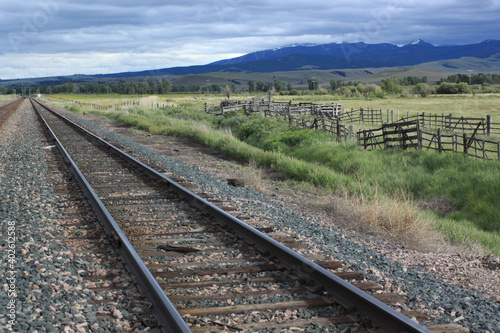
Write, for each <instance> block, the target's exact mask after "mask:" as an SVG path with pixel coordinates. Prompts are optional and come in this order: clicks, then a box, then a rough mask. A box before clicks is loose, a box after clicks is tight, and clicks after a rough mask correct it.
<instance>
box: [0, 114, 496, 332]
mask: <svg viewBox="0 0 500 333" xmlns="http://www.w3.org/2000/svg"><path fill="white" fill-rule="evenodd" d="M68 115H69V116H70V117H71V118H74V119H78V121H79V122H81V123H83V124H85V126H86V127H88V128H89V129H91V130H92V131H94V132H96V133H99V134H101V135H103V136H105V137H106V138H108V139H109V140H111V141H113V142H116V143H118V144H119V145H120V146H122V147H124V148H125V149H126V150H127V151H130V152H132V153H133V154H134V155H137V156H142V157H143V158H144V159H147V160H149V161H151V162H152V163H154V164H156V165H159V166H161V168H163V169H164V170H165V171H168V173H169V174H171V175H172V177H176V178H184V179H186V180H189V181H193V182H195V183H197V184H198V186H199V188H200V190H201V191H203V192H206V193H209V194H213V195H216V196H217V197H218V198H220V199H221V200H223V201H227V202H231V203H233V204H234V205H238V206H239V207H240V210H241V211H244V212H245V213H246V214H247V215H249V216H250V215H251V216H253V217H255V218H256V219H267V220H270V223H271V224H272V225H273V226H274V227H275V228H277V229H279V230H282V231H291V232H293V233H294V234H296V235H297V236H298V237H299V238H301V239H302V240H303V241H305V242H310V243H314V245H315V247H317V250H318V251H320V252H322V253H326V254H329V255H331V256H332V257H333V258H335V260H338V261H341V262H344V263H346V264H347V265H348V266H350V267H351V268H352V269H354V270H357V271H361V272H364V273H365V274H366V275H367V278H369V279H372V280H375V281H377V282H379V283H380V284H382V285H387V284H390V285H392V287H393V288H400V289H401V290H403V291H404V292H406V294H407V299H408V304H407V305H406V306H403V309H405V310H406V309H407V310H419V309H420V308H426V309H428V310H429V311H428V314H429V315H431V316H435V318H436V319H434V320H433V323H435V324H439V323H450V322H456V323H458V324H460V325H462V326H464V327H467V328H469V329H470V330H471V331H472V332H500V319H499V316H498V314H499V313H500V306H499V304H498V303H495V302H494V301H493V300H492V299H487V298H485V297H484V296H483V295H482V294H481V293H480V292H478V291H473V290H465V289H463V288H460V287H457V286H455V285H452V284H449V283H446V282H444V281H443V280H441V279H439V278H436V277H435V276H433V275H432V274H429V273H426V272H423V271H421V270H418V269H415V268H411V267H409V265H403V264H401V263H399V262H396V261H393V260H390V259H389V258H388V257H387V256H385V255H384V253H383V251H381V250H380V249H379V250H376V249H373V248H371V247H369V246H365V245H363V244H360V243H359V242H356V241H354V240H353V239H351V237H350V236H349V234H348V233H347V232H344V231H342V230H341V229H340V228H338V227H337V226H335V225H325V224H323V223H322V221H319V220H317V219H315V218H314V217H311V218H309V219H308V218H304V217H303V216H300V215H299V214H297V213H295V212H294V211H293V210H292V209H290V207H288V206H287V205H285V204H283V203H282V202H278V201H275V200H271V199H269V198H268V197H267V196H265V195H263V194H262V193H259V192H257V191H255V190H252V189H251V188H249V187H247V186H244V187H233V186H230V185H228V184H227V181H226V180H225V179H222V178H217V177H215V176H213V175H211V174H207V173H206V172H204V171H203V170H202V169H201V168H200V167H196V166H189V165H187V164H185V163H183V162H181V161H179V160H176V159H172V158H169V157H167V156H162V155H159V154H158V153H157V152H155V151H153V150H152V149H149V148H147V147H145V146H143V145H139V144H137V143H136V142H134V141H132V140H130V139H128V138H126V137H124V136H122V135H118V134H116V133H113V132H110V131H108V130H106V129H104V128H102V127H100V126H96V125H95V124H93V123H91V122H88V121H86V120H85V119H83V118H82V117H79V116H75V115H72V114H68ZM14 117H25V118H23V119H22V121H19V120H18V122H17V124H18V125H17V126H16V127H15V128H10V130H9V131H5V130H4V129H3V130H2V136H1V137H0V145H1V151H0V158H1V164H0V184H1V185H0V195H1V198H2V204H1V206H0V221H1V223H2V235H6V234H7V231H8V229H7V227H8V226H9V222H10V223H11V224H12V223H14V222H15V223H16V226H15V227H16V236H17V242H16V248H17V251H18V252H17V253H16V256H17V259H20V260H18V261H17V263H16V267H15V271H16V272H17V273H16V285H15V288H16V290H17V292H18V294H19V295H18V297H17V299H16V311H17V313H18V314H17V318H16V320H17V323H18V325H19V326H18V327H16V330H17V331H19V332H22V331H26V332H28V331H33V330H34V329H35V328H36V329H38V330H39V331H59V330H60V327H59V328H57V329H56V328H54V327H53V324H52V322H53V320H52V319H54V318H56V319H58V320H61V321H62V320H66V319H65V316H68V315H70V316H75V314H72V313H73V312H74V313H81V311H80V312H78V309H74V305H75V304H78V301H79V300H81V299H82V298H84V297H85V295H84V294H83V293H82V292H81V291H79V290H76V289H74V288H68V290H61V292H60V293H57V294H56V295H55V296H52V293H51V292H50V293H48V292H45V291H44V290H41V291H40V292H38V291H37V290H40V289H37V288H36V287H34V285H36V286H38V287H40V286H39V285H38V284H37V283H36V281H39V280H40V279H56V280H61V279H62V280H64V279H65V277H75V276H76V275H77V274H76V272H77V268H76V267H72V266H71V263H69V262H68V261H69V259H68V258H67V256H65V253H66V252H65V251H68V250H67V248H66V247H65V246H64V245H63V244H62V241H61V240H58V238H57V235H58V232H57V230H53V228H54V226H52V225H49V223H48V222H49V220H50V219H56V218H60V216H59V215H58V213H57V211H56V210H55V209H54V207H57V203H56V202H54V200H55V199H54V193H53V189H52V187H51V183H50V179H49V178H48V177H47V174H48V170H47V166H46V165H45V164H44V163H43V160H44V155H43V154H44V153H43V150H42V148H43V147H41V143H40V142H41V138H40V136H39V135H38V134H37V132H36V130H34V129H35V128H36V127H35V118H34V117H32V116H27V115H26V114H17V115H15V116H14ZM20 124H22V126H21V125H20ZM11 131H12V132H11ZM13 221H14V222H13ZM0 242H1V243H2V247H3V248H4V249H5V248H6V246H7V245H8V242H7V239H5V237H4V236H2V239H1V240H0ZM23 250H24V251H23ZM384 250H387V247H385V248H384ZM394 251H397V249H394ZM2 258H3V259H4V260H3V265H2V268H3V269H2V271H0V279H1V280H2V284H3V288H4V289H5V288H7V290H8V288H9V284H8V283H7V282H6V278H7V277H8V275H7V274H8V270H9V269H8V267H7V263H8V261H7V259H8V253H7V252H6V251H3V252H2ZM40 265H43V266H45V267H47V269H46V270H45V271H44V272H41V271H40ZM24 272H27V275H26V273H24ZM68 284H70V283H68ZM6 285H7V286H6ZM52 297H54V298H52ZM8 301H9V299H8V298H2V299H1V301H0V302H3V303H0V306H2V308H4V309H6V308H7V305H8ZM53 304H57V308H56V311H54V310H52V309H51V308H50V306H54V307H55V305H53ZM37 312H38V313H37ZM7 314H8V312H7V311H1V312H0V327H4V325H6V324H7V322H8V320H9V318H8V317H7ZM85 320H86V321H88V320H87V319H85ZM89 324H90V323H89ZM69 329H73V330H75V331H76V330H77V327H76V326H74V327H73V328H72V327H69V328H68V331H69Z"/></svg>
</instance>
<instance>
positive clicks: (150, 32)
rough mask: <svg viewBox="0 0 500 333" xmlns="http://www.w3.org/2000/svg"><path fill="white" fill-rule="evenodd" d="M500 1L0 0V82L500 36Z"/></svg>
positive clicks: (457, 41)
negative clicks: (328, 48)
mask: <svg viewBox="0 0 500 333" xmlns="http://www.w3.org/2000/svg"><path fill="white" fill-rule="evenodd" d="M499 18H500V0H475V1H470V0H439V1H436V0H431V1H425V0H315V1H304V0H301V1H298V0H286V1H285V0H274V1H271V0H267V1H266V0H254V1H243V0H200V1H194V0H141V1H137V0H99V1H98V0H85V1H82V0H79V1H77V0H22V1H19V0H2V1H1V2H0V79H12V78H23V77H40V76H54V75H68V74H95V73H115V72H123V71H140V70H147V69H158V68H166V67H174V66H189V65H201V64H207V63H210V62H213V61H216V60H221V59H226V58H231V57H235V56H239V55H242V54H245V53H249V52H252V51H258V50H263V49H269V48H275V47H279V46H283V45H288V44H294V43H333V42H336V43H338V42H365V43H393V44H406V43H409V42H411V41H413V40H415V39H418V38H420V39H423V40H425V41H426V42H429V43H432V44H434V45H441V44H471V43H478V42H481V41H483V40H486V39H500V20H499Z"/></svg>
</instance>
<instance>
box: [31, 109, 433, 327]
mask: <svg viewBox="0 0 500 333" xmlns="http://www.w3.org/2000/svg"><path fill="white" fill-rule="evenodd" d="M31 102H32V105H33V107H34V108H35V109H36V110H37V112H38V113H39V115H40V117H41V118H42V119H43V121H44V123H45V124H46V125H47V126H49V127H50V130H49V131H50V132H51V134H52V135H54V136H57V139H54V140H55V141H56V143H57V145H58V148H59V149H60V150H61V152H62V153H63V154H67V155H65V160H66V161H67V162H68V163H70V164H71V169H72V172H73V174H74V175H75V177H76V178H77V179H78V181H79V183H80V185H81V186H82V189H83V191H84V192H85V193H86V196H87V197H88V198H89V200H90V202H92V206H93V209H94V210H95V212H96V215H97V216H98V217H99V218H100V220H101V221H103V224H104V228H105V229H106V232H107V233H108V234H110V235H111V236H112V238H113V239H114V241H115V242H116V243H118V245H119V246H118V252H119V253H120V255H121V256H122V258H123V260H124V261H125V262H126V266H127V268H128V269H129V270H130V271H131V273H132V276H134V279H135V282H136V283H137V284H138V286H139V289H140V290H141V291H142V292H143V293H144V294H145V296H146V298H147V299H148V300H149V302H151V303H153V310H154V311H155V314H156V317H157V319H158V322H159V324H160V326H161V327H162V329H163V330H164V331H165V332H191V331H193V332H217V331H221V330H224V329H225V330H231V331H252V332H253V331H263V332H266V331H272V330H273V329H294V328H300V329H304V330H307V331H311V332H315V331H323V330H325V329H330V331H336V330H341V329H344V328H346V327H358V329H359V328H360V327H361V328H363V329H372V328H373V327H376V328H379V329H381V330H383V331H387V332H430V330H428V329H426V328H425V327H423V326H421V325H419V324H417V323H416V322H415V321H413V320H411V319H409V318H408V317H406V316H404V315H402V314H401V313H399V312H397V311H395V310H393V309H392V308H390V307H389V306H387V305H385V304H384V303H383V302H382V301H381V300H384V299H385V300H387V301H389V302H390V301H391V300H394V299H396V300H398V301H400V299H401V297H399V298H398V297H397V296H398V295H384V294H380V295H373V296H371V295H369V294H368V293H366V292H365V291H362V290H360V288H363V289H365V290H370V289H379V287H380V286H378V285H377V284H375V283H369V282H357V287H356V286H354V285H353V284H351V283H348V282H347V281H346V280H350V281H351V282H353V283H356V280H357V279H358V280H359V279H361V278H362V276H361V275H360V274H358V273H355V272H342V271H341V270H339V269H340V268H341V266H342V265H341V264H339V263H337V262H334V261H324V260H322V259H323V258H321V257H311V258H309V259H308V258H305V257H303V256H300V255H298V254H297V253H296V252H294V251H292V250H291V249H290V248H289V247H287V246H285V245H284V244H287V245H289V246H290V247H298V246H299V245H298V244H295V243H294V242H293V240H291V239H288V238H287V237H286V235H283V234H280V233H279V232H273V231H272V230H266V231H267V232H271V233H270V235H272V236H274V237H275V238H276V239H277V240H275V239H273V238H271V237H269V236H268V235H266V234H264V233H262V232H261V231H259V230H258V227H259V226H258V225H256V226H255V228H254V227H252V226H250V225H249V224H246V223H243V222H242V221H241V220H239V219H237V218H235V217H234V216H232V215H230V214H229V213H228V212H226V211H224V210H222V209H221V208H219V207H216V206H214V205H213V204H211V203H210V202H208V201H207V200H206V199H205V198H203V197H202V195H196V194H194V193H193V192H191V191H189V190H188V189H186V188H185V187H183V186H181V185H180V184H178V183H176V182H175V181H173V180H171V179H169V178H167V177H165V176H164V175H163V174H161V173H160V172H158V171H156V170H153V169H151V168H150V167H148V166H146V165H144V164H142V163H141V162H140V161H138V160H136V159H134V158H132V157H130V156H128V155H127V154H125V153H123V152H121V151H119V150H118V149H117V148H116V147H113V146H110V145H108V144H107V143H105V142H104V141H103V140H102V139H99V138H97V137H96V136H95V135H93V134H91V133H89V132H86V131H85V130H84V129H83V128H81V127H78V126H77V125H76V124H72V123H71V122H70V121H69V120H67V119H63V118H61V117H60V116H57V115H56V114H55V113H53V112H52V111H51V110H50V108H48V107H46V106H44V105H42V104H40V103H39V102H37V101H34V100H31ZM63 145H64V148H63ZM70 155H71V156H70ZM311 259H312V260H314V261H315V262H314V261H312V260H311ZM358 287H360V288H358ZM167 295H168V297H167ZM375 296H376V297H375Z"/></svg>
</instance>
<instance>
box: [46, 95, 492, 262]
mask: <svg viewBox="0 0 500 333" xmlns="http://www.w3.org/2000/svg"><path fill="white" fill-rule="evenodd" d="M57 97H63V98H64V99H69V100H79V101H81V102H86V103H89V102H94V103H99V104H101V103H102V104H103V105H106V104H111V102H117V101H121V102H123V101H126V100H127V99H128V100H129V101H138V100H141V101H143V102H144V103H143V105H142V106H140V107H136V106H134V107H118V108H116V109H114V110H113V109H110V110H107V111H97V110H92V109H91V108H84V107H81V106H77V107H75V104H74V103H69V102H65V101H63V100H60V99H58V100H54V99H51V100H52V101H56V103H57V104H58V105H59V106H66V107H67V108H69V109H71V110H72V111H74V112H77V113H87V112H92V113H95V114H97V115H101V116H106V117H109V118H112V119H115V120H118V121H120V122H122V123H124V124H127V125H129V126H133V127H136V128H138V129H140V130H142V131H149V132H152V133H155V134H164V135H176V136H186V137H189V138H191V139H193V140H196V141H198V142H201V143H203V144H205V145H207V146H210V147H213V148H216V149H218V150H220V151H222V152H224V153H225V154H227V155H230V156H233V157H236V158H237V159H239V160H241V161H243V162H247V163H255V165H263V166H268V167H272V168H276V169H278V170H280V171H282V172H283V173H284V174H286V175H288V176H289V177H290V178H291V179H294V181H295V182H298V183H294V184H295V185H293V186H294V187H295V188H298V189H299V190H301V189H306V188H308V186H313V187H316V188H321V189H322V190H321V191H326V193H331V194H332V195H335V196H340V197H342V198H345V200H346V202H349V205H351V210H358V216H361V218H359V220H362V221H363V223H365V224H366V225H369V226H373V227H376V228H380V229H384V230H387V231H388V232H389V234H392V235H393V236H394V234H397V233H404V232H405V230H410V232H411V230H413V231H414V230H415V228H417V229H418V228H420V227H423V226H425V228H430V230H432V229H436V230H440V231H441V232H442V233H443V234H445V235H446V236H447V237H448V238H450V239H452V240H454V241H457V242H464V243H480V244H482V246H484V247H485V248H487V249H489V251H492V252H495V253H500V235H499V232H498V231H499V230H500V228H499V227H498V223H499V222H500V216H499V215H498V214H499V213H498V209H497V201H498V200H497V198H498V197H500V178H499V177H500V163H498V162H496V161H478V160H474V159H472V158H463V156H460V155H452V154H437V153H433V152H425V151H413V150H412V151H376V152H375V151H374V152H364V151H360V150H358V149H356V147H355V145H351V144H347V145H346V144H337V143H335V142H334V140H333V138H332V139H331V140H330V139H328V138H326V137H324V136H320V135H319V136H317V135H316V134H313V133H309V132H297V131H296V130H294V129H292V128H290V127H289V126H288V125H287V124H286V123H282V122H279V121H278V120H273V121H272V122H267V120H266V121H264V120H263V118H255V119H250V118H249V117H245V116H244V115H242V114H238V113H235V114H232V115H228V116H227V117H225V119H224V120H223V119H221V118H216V117H215V116H212V115H208V114H205V113H204V112H203V108H202V107H203V104H204V103H205V102H209V103H217V101H220V100H222V97H221V96H215V95H212V96H203V95H165V96H157V97H147V98H144V97H139V96H120V98H118V97H116V96H105V95H101V96H96V97H94V96H82V95H71V96H69V95H65V96H57ZM291 97H295V96H275V97H274V98H273V99H276V100H277V99H281V98H283V99H282V100H285V101H289V100H290V98H291ZM238 98H241V99H243V96H234V97H233V99H238ZM151 101H168V103H171V104H172V105H173V106H167V107H162V108H159V109H158V108H154V109H148V105H150V104H149V103H150V102H151ZM292 101H293V102H314V103H322V102H324V103H326V102H328V103H332V102H337V103H341V104H343V105H345V107H346V108H350V107H352V108H359V107H360V106H362V107H364V108H382V109H385V108H386V107H387V108H388V109H389V108H390V109H393V110H398V108H401V112H404V113H405V114H406V111H413V110H414V111H415V112H432V113H446V114H449V113H452V114H454V115H468V116H484V115H486V114H490V115H492V117H493V119H498V118H500V110H498V109H497V108H495V106H496V105H499V104H498V102H499V101H500V96H498V95H492V96H438V97H431V98H407V99H405V98H388V99H383V100H366V99H357V100H355V99H349V100H338V99H336V96H331V95H323V96H318V95H315V96H296V97H295V98H294V99H292ZM433 102H434V103H433ZM444 109H446V111H444ZM439 110H441V111H439ZM466 110H470V112H466ZM497 117H498V118H497ZM311 132H313V131H311ZM301 133H302V134H301ZM277 148H279V149H278V150H276V149H277ZM311 152H314V154H312V153H311ZM300 184H312V185H307V186H306V185H300ZM349 205H347V204H346V205H344V207H347V206H349ZM388 205H389V206H388ZM380 207H383V208H380ZM390 207H392V208H390ZM401 207H406V208H405V209H401ZM409 207H413V208H411V209H410V208H409ZM389 212H390V213H389ZM398 221H400V222H401V223H405V224H408V225H409V226H411V227H402V226H401V225H398V223H400V222H398ZM391 228H392V230H389V229H391ZM406 238H408V235H407V236H406Z"/></svg>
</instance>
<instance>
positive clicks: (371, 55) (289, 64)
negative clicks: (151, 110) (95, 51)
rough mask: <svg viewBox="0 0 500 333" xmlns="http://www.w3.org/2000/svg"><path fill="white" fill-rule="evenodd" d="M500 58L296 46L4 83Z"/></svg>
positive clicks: (423, 47)
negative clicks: (174, 64) (192, 62)
mask: <svg viewBox="0 0 500 333" xmlns="http://www.w3.org/2000/svg"><path fill="white" fill-rule="evenodd" d="M499 54H500V40H493V39H490V40H485V41H483V42H481V43H477V44H470V45H441V46H434V45H432V44H430V43H427V42H425V41H423V40H421V39H418V40H415V41H413V42H411V43H408V44H406V45H394V44H388V43H382V44H365V43H361V42H360V43H330V44H295V45H288V46H283V47H278V48H274V49H269V50H262V51H257V52H252V53H249V54H246V55H244V56H241V57H237V58H232V59H225V60H220V61H216V62H213V63H210V64H207V65H198V66H189V67H171V68H163V69H155V70H145V71H140V72H124V73H115V74H100V75H74V76H65V77H51V78H38V79H24V80H23V79H21V80H6V81H1V85H2V86H9V85H21V84H48V85H54V84H62V83H64V82H68V81H72V82H76V83H86V82H96V81H97V82H102V81H117V80H123V79H124V78H137V80H139V79H141V80H142V78H151V77H163V78H165V77H172V76H173V77H178V76H184V75H192V74H194V75H196V74H206V73H227V74H228V75H227V76H229V74H231V73H271V72H292V71H306V70H330V69H335V70H340V69H363V68H386V67H401V66H416V65H419V64H423V63H431V62H433V63H435V62H442V63H441V64H436V65H435V66H440V67H443V68H449V69H450V70H454V71H456V70H460V68H458V67H457V68H455V67H456V66H457V64H460V63H463V64H465V63H471V61H473V59H478V61H481V60H482V59H486V58H492V59H493V60H490V61H488V62H485V64H487V66H490V67H491V68H493V70H494V71H495V69H494V68H495V67H494V66H496V65H495V64H496V62H497V60H496V59H497V58H496V56H495V55H499ZM466 57H467V58H471V59H472V60H470V59H469V60H467V62H463V61H460V62H458V63H457V62H454V63H453V65H450V66H448V67H446V66H447V63H443V61H447V60H453V59H455V60H456V59H459V58H466Z"/></svg>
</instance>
